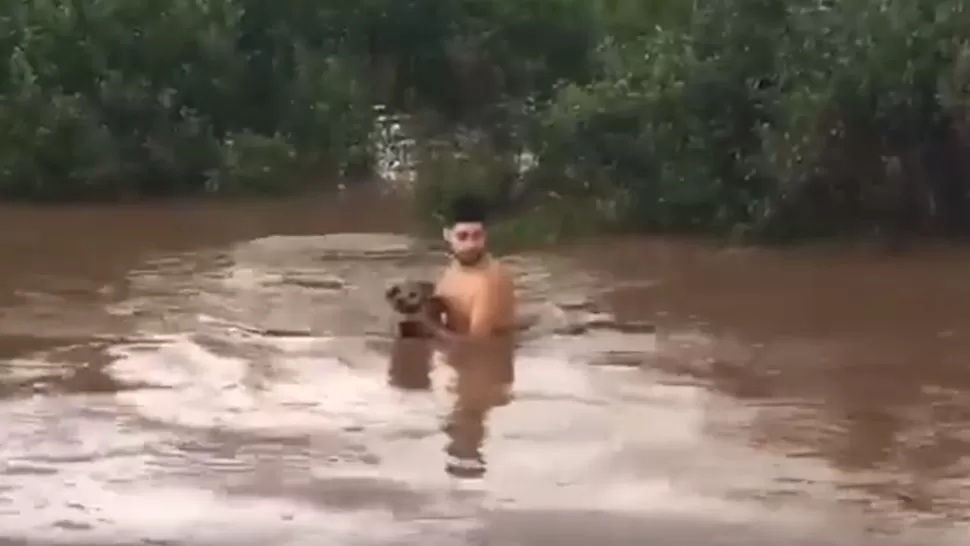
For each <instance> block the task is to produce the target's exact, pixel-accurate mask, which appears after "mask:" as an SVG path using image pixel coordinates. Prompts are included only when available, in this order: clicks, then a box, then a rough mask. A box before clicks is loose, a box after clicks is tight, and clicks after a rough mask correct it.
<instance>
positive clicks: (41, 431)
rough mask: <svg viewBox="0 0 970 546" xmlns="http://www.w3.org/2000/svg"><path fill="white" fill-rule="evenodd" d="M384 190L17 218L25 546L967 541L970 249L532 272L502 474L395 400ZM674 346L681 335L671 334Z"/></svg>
mask: <svg viewBox="0 0 970 546" xmlns="http://www.w3.org/2000/svg"><path fill="white" fill-rule="evenodd" d="M403 210H404V209H403V208H402V207H401V204H400V203H398V202H396V201H395V200H394V199H393V198H383V197H379V196H378V195H376V194H368V192H359V194H357V193H353V194H351V193H348V194H344V195H342V196H339V197H330V198H319V199H307V198H304V199H301V200H299V201H273V202H265V203H221V204H212V203H205V204H200V203H196V204H166V205H154V206H135V205H125V206H113V207H92V208H72V209H27V208H14V209H7V210H4V211H2V214H0V224H2V226H0V227H2V230H0V260H2V266H0V302H2V305H3V309H2V311H3V313H2V315H0V351H2V353H3V359H4V360H3V364H2V369H0V397H2V398H0V424H2V427H0V435H2V436H0V439H2V441H0V544H44V545H47V544H90V545H105V546H107V545H122V544H124V545H128V544H131V545H135V544H140V545H145V544H150V545H171V546H175V545H189V544H192V545H195V544H200V545H208V544H213V545H214V544H236V545H244V546H248V545H253V546H256V545H268V544H274V545H294V546H296V545H304V544H305V545H320V544H333V545H348V546H357V545H360V546H364V545H409V544H415V545H416V544H432V545H442V546H445V545H456V546H458V545H462V546H464V545H484V544H493V545H503V546H513V545H523V546H525V545H540V544H542V545H545V544H553V543H557V542H561V543H563V544H569V543H575V544H591V543H595V544H604V545H606V544H616V545H633V544H663V543H671V544H673V543H690V544H698V545H706V544H710V545H721V546H727V545H739V546H740V545H745V546H759V545H764V546H769V545H774V544H790V545H805V546H813V545H814V546H822V545H869V544H879V545H892V544H900V545H904V544H905V545H917V544H920V545H921V544H926V545H934V546H941V545H948V544H966V543H967V541H968V539H970V532H968V530H967V527H966V523H965V522H966V521H967V519H968V516H970V478H968V477H967V476H968V475H970V449H968V446H970V433H968V432H967V431H968V430H970V429H968V426H967V425H968V422H970V369H968V366H970V312H968V304H970V284H968V283H967V279H968V278H970V275H968V272H970V253H968V252H966V251H962V250H958V249H947V248H938V247H935V248H923V249H915V250H913V251H911V252H909V253H906V254H901V255H894V256H885V255H880V254H879V253H878V252H872V251H868V250H864V249H863V250H860V249H843V250H835V249H800V250H788V251H775V250H723V249H715V248H709V247H705V246H704V245H699V244H696V243H689V242H681V241H673V240H657V239H650V240H646V239H639V240H636V239H631V240H611V241H598V242H596V243H590V244H585V245H582V246H578V247H572V248H563V249H559V250H546V251H544V252H542V253H535V254H528V253H526V254H521V255H515V256H509V257H508V261H509V264H510V266H511V267H512V268H513V269H514V271H515V272H516V275H517V282H518V287H519V289H520V291H521V295H522V300H523V302H524V304H523V309H522V314H523V315H524V316H525V317H526V318H528V319H529V322H531V323H532V327H531V328H530V329H529V330H528V331H527V332H526V333H525V334H524V335H523V338H522V340H521V346H520V347H519V349H518V352H517V355H516V381H515V384H514V388H513V397H512V400H511V402H510V403H508V404H507V405H504V406H500V407H496V408H494V409H492V410H491V412H490V413H488V414H487V416H486V418H485V420H484V421H483V422H481V423H480V425H481V426H482V427H484V431H485V437H484V440H483V441H482V443H481V446H480V447H481V452H482V454H483V456H484V460H485V463H486V465H487V470H486V472H485V474H484V475H483V476H481V477H478V478H467V477H465V478H462V477H459V476H455V475H453V474H450V473H449V472H447V471H446V460H447V458H448V456H447V454H446V446H447V445H448V444H449V439H448V435H449V434H454V432H449V430H450V429H448V427H445V426H443V424H444V420H445V418H446V416H447V415H448V414H449V412H450V411H451V408H452V405H453V404H454V400H453V396H454V395H453V393H452V391H451V390H449V385H451V384H453V380H454V377H453V375H454V374H453V373H451V372H449V368H448V367H447V366H444V365H440V363H439V365H438V366H437V367H436V368H435V369H434V372H433V374H432V378H433V386H432V388H431V389H430V390H427V391H420V390H419V391H408V390H401V389H397V388H395V387H394V386H392V385H389V384H388V379H387V375H388V370H387V368H388V358H389V353H390V350H391V344H392V343H391V339H390V336H389V332H390V323H391V322H390V321H391V317H390V314H389V312H388V310H387V309H385V308H384V305H383V304H382V301H381V292H382V289H383V286H384V283H385V282H386V281H387V280H388V279H389V278H392V277H401V276H426V277H430V276H432V275H433V273H434V271H435V269H436V268H437V267H439V266H440V265H441V264H442V263H443V257H442V256H441V255H440V254H439V253H437V252H435V251H434V250H433V249H429V248H427V247H426V245H425V244H423V243H422V242H420V241H415V240H413V239H410V238H408V237H405V236H404V235H401V233H402V232H404V231H406V228H407V218H406V212H402V211H403ZM650 324H652V325H655V331H652V330H651V328H649V327H647V326H645V325H650Z"/></svg>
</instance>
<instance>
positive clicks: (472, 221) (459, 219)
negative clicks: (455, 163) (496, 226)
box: [444, 195, 487, 266]
mask: <svg viewBox="0 0 970 546" xmlns="http://www.w3.org/2000/svg"><path fill="white" fill-rule="evenodd" d="M485 217H486V213H485V204H484V203H483V202H482V200H481V199H478V198H477V197H474V196H471V195H464V196H461V197H458V198H457V199H455V200H454V201H452V203H451V209H450V210H449V214H448V218H447V222H448V224H447V225H446V226H445V229H444V238H445V241H446V242H447V243H448V246H449V247H450V249H451V253H452V255H453V256H454V257H455V259H456V260H457V261H458V263H460V264H461V265H464V266H473V265H476V264H478V263H479V262H481V261H482V258H484V257H485V255H486V243H487V237H486V233H485Z"/></svg>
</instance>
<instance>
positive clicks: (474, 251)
mask: <svg viewBox="0 0 970 546" xmlns="http://www.w3.org/2000/svg"><path fill="white" fill-rule="evenodd" d="M448 223H449V225H448V226H447V227H446V228H445V229H444V233H443V235H444V238H445V241H446V242H447V243H448V246H449V248H450V250H451V255H452V260H451V263H450V264H449V266H448V267H447V268H446V269H445V271H444V272H443V273H442V275H441V278H440V279H439V280H438V283H437V285H436V289H435V294H436V295H437V296H438V297H439V298H440V299H441V301H442V302H443V304H444V308H445V312H444V317H443V319H444V320H443V321H442V322H441V323H440V324H435V323H434V322H433V321H426V323H427V325H428V327H429V328H430V329H431V330H432V331H433V332H434V335H435V337H436V338H437V339H438V341H439V342H440V343H441V344H442V345H443V347H442V350H443V353H444V355H445V359H446V362H447V363H448V364H449V365H450V366H451V367H453V368H454V369H455V372H456V384H455V394H456V401H455V407H454V410H453V411H452V414H451V418H450V420H449V421H450V422H449V425H448V427H447V431H448V434H449V435H450V436H451V438H452V442H451V444H450V445H449V446H448V449H447V451H448V455H449V456H451V457H452V458H453V460H452V461H451V462H450V463H449V465H448V471H449V472H451V473H453V474H460V475H463V476H475V475H481V474H482V473H484V470H485V467H484V461H483V460H482V457H481V454H480V447H481V442H482V440H483V437H484V419H485V416H486V414H487V413H488V411H489V410H490V409H491V408H492V407H495V406H497V405H504V404H506V403H508V398H509V390H510V388H511V385H512V381H513V379H514V377H515V372H514V358H513V357H514V355H513V351H514V345H515V340H514V334H515V330H516V326H515V325H516V320H515V318H516V309H515V307H516V301H515V286H514V284H513V281H512V276H511V274H510V273H509V271H508V270H507V269H506V268H505V266H504V265H503V264H502V263H501V262H500V261H499V260H497V259H496V258H494V257H492V256H491V255H490V254H489V253H488V250H487V233H486V228H485V208H484V205H483V204H482V203H481V202H480V201H479V200H477V199H475V198H473V197H467V196H466V197H461V198H458V199H456V200H455V201H454V203H453V204H452V207H451V211H450V217H449V218H448Z"/></svg>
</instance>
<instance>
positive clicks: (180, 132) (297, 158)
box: [0, 0, 373, 200]
mask: <svg viewBox="0 0 970 546" xmlns="http://www.w3.org/2000/svg"><path fill="white" fill-rule="evenodd" d="M307 7H309V4H307V3H300V2H295V1H294V2H275V3H271V2H266V1H264V0H173V1H171V2H162V3H152V2H148V3H145V2H134V3H133V2H127V1H124V0H84V1H81V0H73V1H72V0H30V1H29V2H8V3H6V4H4V5H3V6H2V7H0V36H2V38H0V52H2V53H4V58H8V59H9V62H8V63H6V66H0V123H2V124H3V126H4V127H5V128H8V130H7V131H5V132H4V134H3V135H2V136H0V139H2V141H0V148H2V152H0V194H2V195H5V196H7V197H16V198H41V199H60V200H70V199H80V198H115V197H137V196H152V195H170V194H187V193H205V192H213V191H230V190H231V191H248V190H258V191H283V190H286V189H292V188H293V187H294V178H292V177H293V176H294V175H296V174H297V173H298V174H299V176H300V177H301V180H303V181H321V180H332V176H330V175H331V174H337V173H339V172H342V171H343V170H344V169H345V167H346V166H347V164H349V163H352V162H354V161H360V156H362V155H366V154H367V153H368V150H367V149H366V146H367V145H366V143H367V142H368V138H367V136H368V134H369V132H370V129H371V120H372V118H373V114H372V110H371V107H370V104H369V102H368V97H367V95H366V94H365V93H361V92H360V88H359V83H358V80H357V77H358V76H357V74H356V73H353V72H352V71H350V70H347V69H346V68H344V66H345V65H346V61H345V60H344V57H341V56H339V55H338V51H337V49H336V48H335V46H334V44H333V43H331V42H330V41H327V40H320V39H319V36H318V34H320V33H323V34H328V33H329V32H330V30H331V29H328V28H326V27H325V26H320V27H314V26H312V25H308V22H309V23H312V22H317V23H325V22H326V21H325V20H324V17H323V16H324V15H326V14H325V13H323V12H320V10H307V9H306V8H307ZM308 15H314V16H316V15H319V16H320V17H317V18H313V17H309V20H308ZM284 158H285V161H284ZM284 163H285V164H286V168H285V169H284V168H283V165H284ZM281 169H282V170H281ZM227 177H229V178H231V181H230V180H229V179H227Z"/></svg>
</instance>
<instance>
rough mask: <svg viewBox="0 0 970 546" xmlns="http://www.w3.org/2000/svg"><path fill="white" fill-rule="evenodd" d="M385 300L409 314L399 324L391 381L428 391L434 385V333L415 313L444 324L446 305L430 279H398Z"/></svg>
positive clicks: (393, 307)
mask: <svg viewBox="0 0 970 546" xmlns="http://www.w3.org/2000/svg"><path fill="white" fill-rule="evenodd" d="M384 299H385V301H387V303H388V305H390V306H391V309H393V310H394V311H395V312H396V313H399V314H401V315H405V316H406V317H407V318H405V319H404V320H400V321H398V323H397V331H396V335H395V336H394V343H393V345H392V347H391V360H390V365H389V366H388V383H390V384H391V385H393V386H395V387H397V388H400V389H404V390H428V389H430V388H431V360H432V356H433V348H432V345H431V337H432V335H433V334H432V332H431V331H430V329H429V328H428V327H427V325H426V324H425V323H424V322H422V321H421V320H420V319H417V318H414V316H415V315H419V314H424V315H425V317H426V318H430V319H431V320H433V321H435V322H439V323H440V321H441V314H442V312H443V311H444V305H443V303H442V301H441V299H440V298H438V297H436V296H435V295H434V284H432V283H430V282H427V281H400V282H395V283H392V284H391V285H390V286H388V288H387V289H386V290H385V291H384Z"/></svg>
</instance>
